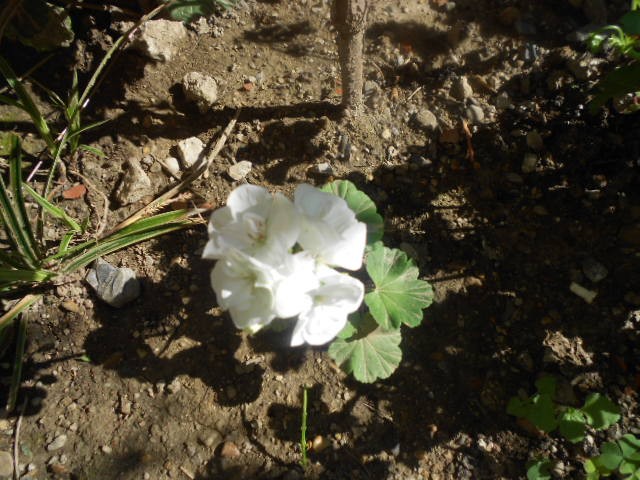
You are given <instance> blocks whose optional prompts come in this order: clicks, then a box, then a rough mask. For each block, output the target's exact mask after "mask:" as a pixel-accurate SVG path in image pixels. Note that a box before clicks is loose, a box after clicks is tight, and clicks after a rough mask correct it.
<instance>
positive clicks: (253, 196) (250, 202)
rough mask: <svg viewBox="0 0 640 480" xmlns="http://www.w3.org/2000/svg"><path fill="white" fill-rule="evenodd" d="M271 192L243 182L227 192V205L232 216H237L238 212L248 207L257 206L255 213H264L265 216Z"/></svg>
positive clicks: (269, 203)
mask: <svg viewBox="0 0 640 480" xmlns="http://www.w3.org/2000/svg"><path fill="white" fill-rule="evenodd" d="M271 200H272V197H271V194H270V193H269V191H268V190H267V189H266V188H264V187H259V186H257V185H250V184H248V183H245V184H243V185H240V186H239V187H236V188H235V189H234V190H233V192H231V193H230V194H229V198H227V206H228V207H229V209H230V210H231V212H232V214H233V216H234V218H237V217H236V216H237V214H238V213H239V212H244V211H247V210H249V209H252V208H255V207H258V208H257V210H258V211H257V213H260V212H262V213H264V215H263V216H266V214H267V212H268V211H269V207H270V206H271Z"/></svg>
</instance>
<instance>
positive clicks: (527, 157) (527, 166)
mask: <svg viewBox="0 0 640 480" xmlns="http://www.w3.org/2000/svg"><path fill="white" fill-rule="evenodd" d="M537 164H538V156H537V155H536V154H535V153H525V154H524V159H523V160H522V173H533V172H535V171H536V165H537Z"/></svg>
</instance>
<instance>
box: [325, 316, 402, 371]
mask: <svg viewBox="0 0 640 480" xmlns="http://www.w3.org/2000/svg"><path fill="white" fill-rule="evenodd" d="M350 321H353V322H354V326H355V328H356V333H354V334H353V335H352V336H351V337H349V338H347V339H344V338H339V337H338V338H336V339H335V340H334V341H333V342H332V343H331V345H330V346H329V356H330V357H331V358H333V359H334V360H335V362H336V363H337V364H338V365H340V367H341V368H342V369H343V370H344V371H345V372H347V373H353V376H354V377H355V379H356V380H358V381H360V382H363V383H372V382H374V381H376V380H378V379H383V378H387V377H389V376H390V375H391V374H392V373H393V372H394V371H395V370H396V368H398V365H400V360H401V359H402V350H401V349H400V341H401V337H400V330H390V331H389V330H385V329H383V328H380V327H379V326H378V325H376V323H375V321H374V320H373V318H371V316H370V315H364V316H362V317H357V316H352V317H351V320H350Z"/></svg>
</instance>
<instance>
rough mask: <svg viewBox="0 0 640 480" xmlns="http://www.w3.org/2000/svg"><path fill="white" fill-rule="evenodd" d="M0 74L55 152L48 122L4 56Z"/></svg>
mask: <svg viewBox="0 0 640 480" xmlns="http://www.w3.org/2000/svg"><path fill="white" fill-rule="evenodd" d="M0 73H1V74H2V75H3V76H4V78H5V80H6V81H7V83H8V84H9V86H10V87H11V88H12V89H13V90H14V91H15V92H16V94H17V95H18V98H19V99H20V103H21V106H22V109H23V110H24V111H25V112H27V113H28V114H29V116H30V117H31V120H32V121H33V124H34V125H35V127H36V129H37V130H38V132H39V133H40V135H41V136H42V138H43V139H44V141H45V142H46V143H47V146H48V147H49V150H51V151H53V150H54V148H55V141H54V140H53V136H52V135H51V129H50V128H49V125H48V124H47V121H46V120H45V118H44V117H43V116H42V114H41V113H40V110H39V109H38V107H37V106H36V104H35V103H34V101H33V99H32V98H31V95H29V92H27V90H26V89H25V88H24V86H23V85H22V82H20V80H19V79H18V77H17V75H16V74H15V72H14V71H13V69H12V68H11V67H10V66H9V64H8V63H7V61H6V60H5V59H4V58H3V57H2V56H0Z"/></svg>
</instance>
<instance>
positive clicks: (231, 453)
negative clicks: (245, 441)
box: [220, 442, 240, 458]
mask: <svg viewBox="0 0 640 480" xmlns="http://www.w3.org/2000/svg"><path fill="white" fill-rule="evenodd" d="M220 456H222V457H224V458H238V457H239V456H240V449H239V448H238V446H237V445H236V444H235V443H233V442H224V444H223V445H222V450H220Z"/></svg>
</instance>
